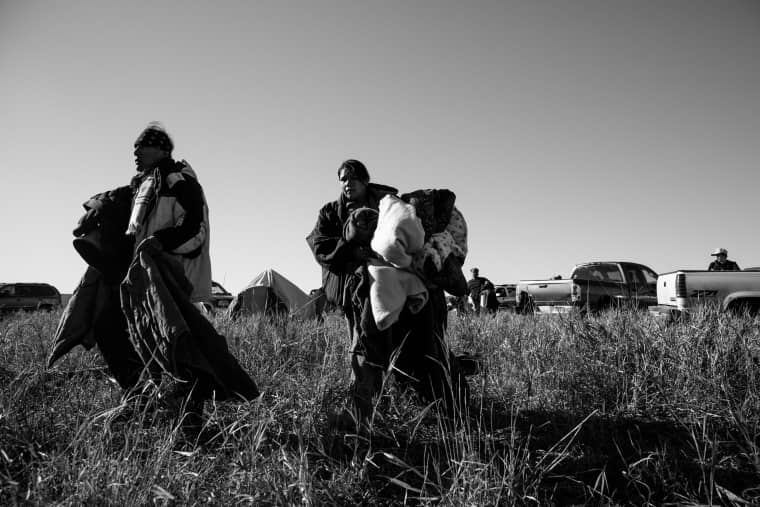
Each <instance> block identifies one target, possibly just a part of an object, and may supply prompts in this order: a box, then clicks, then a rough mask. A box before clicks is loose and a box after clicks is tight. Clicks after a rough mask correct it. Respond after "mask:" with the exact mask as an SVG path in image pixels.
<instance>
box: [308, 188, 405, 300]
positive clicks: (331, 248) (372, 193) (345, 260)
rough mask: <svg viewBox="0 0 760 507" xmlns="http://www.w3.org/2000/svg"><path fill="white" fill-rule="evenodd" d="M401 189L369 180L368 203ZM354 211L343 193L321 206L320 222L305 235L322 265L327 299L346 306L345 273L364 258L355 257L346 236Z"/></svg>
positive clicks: (374, 206) (371, 205)
mask: <svg viewBox="0 0 760 507" xmlns="http://www.w3.org/2000/svg"><path fill="white" fill-rule="evenodd" d="M396 193H398V190H397V189H395V188H393V187H389V186H386V185H379V184H376V183H370V184H369V186H368V187H367V203H366V204H365V207H367V208H371V209H374V210H377V209H378V204H379V202H380V199H382V198H383V196H385V195H388V194H393V195H395V194H396ZM350 214H351V210H349V207H348V203H347V202H346V200H345V198H344V196H343V194H341V195H340V197H339V198H338V199H337V200H335V201H332V202H329V203H327V204H325V205H324V206H322V209H320V210H319V216H318V217H317V223H316V225H315V226H314V229H313V230H312V231H311V234H309V235H308V236H307V238H306V242H307V243H308V244H309V248H311V251H312V253H313V254H314V258H315V259H316V261H317V262H318V263H319V265H320V266H322V287H324V289H325V295H326V297H327V301H329V302H330V303H334V304H338V305H340V306H343V304H344V300H343V291H344V289H345V285H346V277H347V276H348V275H349V274H350V273H353V272H354V271H355V270H356V268H357V267H359V266H360V265H361V264H362V261H361V260H359V259H357V258H356V257H355V249H356V246H357V245H355V244H353V243H351V242H349V241H346V240H345V239H344V237H343V226H344V225H345V223H346V221H347V220H348V218H349V215H350Z"/></svg>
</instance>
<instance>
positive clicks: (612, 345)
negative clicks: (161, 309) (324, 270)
mask: <svg viewBox="0 0 760 507" xmlns="http://www.w3.org/2000/svg"><path fill="white" fill-rule="evenodd" d="M58 317H59V313H30V314H15V315H11V316H5V317H3V319H2V321H0V410H1V411H0V504H2V505H15V504H32V505H50V504H58V505H143V504H159V505H190V504H217V505H233V504H234V505H237V504H257V505H271V504H276V505H292V504H299V505H355V504H380V505H384V504H394V505H395V504H400V503H404V502H406V503H410V504H428V503H430V504H444V505H498V504H501V505H512V504H517V505H550V504H557V505H568V504H598V505H608V504H632V505H646V504H652V505H662V504H668V503H671V504H689V503H693V504H723V505H732V504H735V505H745V504H753V503H758V502H760V486H758V485H759V484H760V399H759V395H760V378H759V377H760V375H759V374H760V326H759V324H760V321H758V320H756V319H753V318H751V317H749V316H743V317H742V316H730V315H723V314H718V313H716V312H714V311H710V310H704V311H701V312H700V313H698V314H696V315H693V316H692V318H691V319H689V320H687V321H682V322H676V323H671V324H667V325H666V324H663V323H660V322H657V321H655V320H654V319H652V318H651V317H650V316H648V315H646V314H642V313H635V312H627V311H610V312H608V313H604V314H601V315H597V316H592V317H589V318H586V319H583V318H580V317H578V316H573V315H570V316H555V317H552V318H540V317H528V316H517V315H513V314H507V313H500V314H497V315H495V316H481V317H472V316H463V317H457V316H455V315H451V320H450V328H449V331H450V336H449V337H448V339H449V342H450V343H451V344H452V347H453V348H454V350H455V351H458V352H464V351H468V352H473V353H477V354H479V355H480V356H481V357H482V358H483V360H484V364H483V370H482V372H480V373H479V374H476V375H474V376H472V377H470V385H471V389H472V399H471V403H470V406H469V408H468V409H467V411H466V412H464V413H461V414H459V417H457V420H456V421H455V422H453V423H452V421H451V420H450V419H447V418H445V417H442V416H439V414H438V412H437V407H435V406H426V405H424V404H422V403H420V402H419V400H417V399H416V398H415V396H414V395H413V394H410V393H408V392H406V391H401V390H398V389H397V388H396V386H395V385H394V384H393V382H389V384H388V385H387V386H386V389H385V395H384V396H383V397H382V399H381V400H380V402H379V406H378V415H377V417H376V420H375V431H374V432H373V433H372V435H371V436H366V435H362V436H359V435H354V434H352V433H346V432H345V431H343V432H341V431H338V430H337V429H336V428H334V427H332V426H331V424H330V423H329V422H328V416H329V415H330V413H331V412H334V411H336V410H338V409H340V408H342V407H344V406H345V405H346V400H347V398H348V394H349V383H350V372H349V370H350V368H349V362H348V354H347V349H348V344H347V343H346V341H345V337H344V334H343V331H344V325H343V322H342V320H341V319H340V318H339V317H337V316H330V317H329V318H328V319H327V320H326V322H325V323H324V324H322V325H318V324H316V323H306V324H304V323H296V322H289V321H286V320H276V319H274V320H273V319H269V318H258V317H254V318H250V319H246V320H240V321H236V322H231V321H227V320H223V319H217V320H216V321H215V324H216V327H217V329H218V330H219V331H220V332H221V333H222V334H224V335H225V336H227V340H228V342H229V344H230V348H231V349H232V350H233V352H234V354H235V355H236V357H237V358H238V359H239V361H240V362H241V364H242V365H243V366H244V367H245V368H246V370H247V371H248V372H250V373H251V375H252V376H253V377H254V379H255V380H256V382H257V383H258V385H259V388H260V389H261V390H262V391H263V392H264V394H263V396H262V397H261V398H260V399H259V400H257V401H255V402H252V403H249V404H245V405H237V404H229V403H220V404H215V403H211V402H209V403H207V404H206V419H207V421H208V422H207V426H206V428H205V429H204V432H203V443H201V444H198V445H192V444H188V443H187V442H185V441H183V440H182V438H180V437H181V432H180V431H179V430H178V428H177V424H176V421H174V420H173V419H172V418H171V417H169V416H168V415H166V414H165V413H163V412H162V411H152V410H146V411H145V412H144V413H141V414H138V415H136V416H135V417H134V418H133V419H131V420H126V421H123V420H121V418H119V417H117V416H118V415H119V414H120V413H121V411H120V409H119V404H120V394H121V393H120V390H119V388H118V386H117V385H115V384H114V383H113V381H111V380H110V379H109V378H108V376H107V374H106V372H105V371H104V370H103V369H102V368H101V366H102V362H101V360H100V358H99V356H98V354H97V351H95V350H92V351H84V350H83V349H81V348H78V349H75V351H74V352H72V353H70V354H69V355H68V356H66V357H65V358H64V359H63V360H61V361H60V362H59V363H58V364H57V365H56V367H55V369H53V370H50V371H46V369H45V362H46V356H47V354H48V351H49V347H50V344H51V339H52V335H53V333H54V331H55V328H56V324H57V321H58Z"/></svg>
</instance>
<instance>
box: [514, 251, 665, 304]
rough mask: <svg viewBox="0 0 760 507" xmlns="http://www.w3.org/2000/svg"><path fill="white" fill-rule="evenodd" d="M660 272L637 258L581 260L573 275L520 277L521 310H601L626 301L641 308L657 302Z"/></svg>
mask: <svg viewBox="0 0 760 507" xmlns="http://www.w3.org/2000/svg"><path fill="white" fill-rule="evenodd" d="M656 284H657V273H655V272H654V271H653V270H652V269H651V268H649V267H647V266H644V265H643V264H636V263H634V262H587V263H584V264H578V265H576V266H575V268H574V269H573V272H572V273H571V275H570V278H555V279H550V280H521V281H520V282H518V283H517V287H516V289H515V301H516V304H517V311H518V312H519V313H533V312H535V311H542V312H547V311H548V312H567V311H569V310H572V309H573V308H577V309H579V310H580V311H581V312H589V311H598V310H603V309H606V308H611V307H614V306H619V305H621V304H623V303H625V302H627V303H629V304H632V305H633V306H636V307H638V308H646V307H648V306H650V305H654V304H656V303H657V287H656Z"/></svg>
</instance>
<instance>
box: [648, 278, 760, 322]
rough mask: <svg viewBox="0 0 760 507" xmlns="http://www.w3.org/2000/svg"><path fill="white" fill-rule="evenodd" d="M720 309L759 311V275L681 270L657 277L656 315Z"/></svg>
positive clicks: (654, 309)
mask: <svg viewBox="0 0 760 507" xmlns="http://www.w3.org/2000/svg"><path fill="white" fill-rule="evenodd" d="M702 304H708V305H709V304H712V305H718V306H719V307H720V309H721V310H738V311H742V310H744V309H747V310H749V311H750V312H754V313H756V312H758V310H760V271H759V270H754V269H753V270H751V271H750V270H745V271H692V270H685V269H682V270H678V271H671V272H669V273H663V274H661V275H660V276H659V277H657V306H652V307H650V308H649V311H650V312H651V313H654V314H657V315H663V314H670V313H679V312H681V313H688V312H689V311H690V310H692V309H694V307H696V306H697V305H702Z"/></svg>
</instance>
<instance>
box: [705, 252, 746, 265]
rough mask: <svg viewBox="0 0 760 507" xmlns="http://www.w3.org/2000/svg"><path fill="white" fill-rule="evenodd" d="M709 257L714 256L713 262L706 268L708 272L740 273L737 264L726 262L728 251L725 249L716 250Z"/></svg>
mask: <svg viewBox="0 0 760 507" xmlns="http://www.w3.org/2000/svg"><path fill="white" fill-rule="evenodd" d="M710 255H712V256H714V257H715V260H714V261H712V262H711V263H710V265H709V266H708V267H707V270H708V271H741V270H740V269H739V265H738V264H737V263H735V262H734V261H730V260H728V250H726V249H725V248H716V249H715V251H714V252H713V253H711V254H710Z"/></svg>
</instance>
